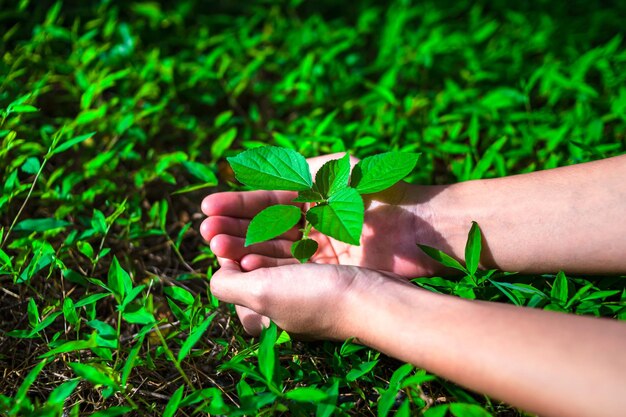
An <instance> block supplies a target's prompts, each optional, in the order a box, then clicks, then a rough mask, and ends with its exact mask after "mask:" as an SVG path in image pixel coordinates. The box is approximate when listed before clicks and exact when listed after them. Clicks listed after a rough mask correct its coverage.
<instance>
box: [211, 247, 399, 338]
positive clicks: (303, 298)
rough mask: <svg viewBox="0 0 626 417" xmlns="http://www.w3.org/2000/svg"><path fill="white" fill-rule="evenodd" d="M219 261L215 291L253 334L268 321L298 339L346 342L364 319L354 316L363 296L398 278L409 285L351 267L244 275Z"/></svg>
mask: <svg viewBox="0 0 626 417" xmlns="http://www.w3.org/2000/svg"><path fill="white" fill-rule="evenodd" d="M220 262H221V268H220V269H219V270H218V271H217V272H216V273H215V274H213V277H212V278H211V292H212V293H213V295H215V296H216V297H217V298H219V299H220V300H222V301H225V302H228V303H234V304H236V305H237V306H238V313H239V316H240V319H241V322H242V324H243V326H244V329H245V330H246V331H247V332H248V333H250V334H253V335H257V334H259V333H260V332H261V328H262V327H266V326H267V325H268V323H267V321H268V319H266V318H264V316H265V317H269V318H271V319H272V321H273V322H274V323H276V325H277V326H279V327H280V328H281V329H284V330H286V331H288V332H289V333H290V334H292V335H293V336H296V337H298V338H309V339H310V338H314V339H331V340H345V339H346V338H348V337H350V336H354V334H353V333H354V329H356V328H357V321H360V320H362V318H360V317H356V315H355V314H352V312H353V311H354V308H352V306H353V305H354V304H355V303H358V298H359V295H360V294H362V293H364V292H370V293H380V291H381V290H383V289H384V288H385V287H384V286H382V284H383V283H388V281H389V280H392V279H394V278H395V279H396V280H397V281H404V280H402V279H401V278H399V277H393V276H392V274H385V273H379V272H376V271H372V270H369V269H363V268H357V267H350V266H337V265H316V264H310V263H309V264H305V265H284V266H279V267H271V268H260V269H256V270H254V271H251V272H242V271H241V269H240V267H239V265H238V264H237V263H236V262H234V261H232V260H230V259H221V260H220ZM403 284H404V283H403ZM404 285H409V284H404Z"/></svg>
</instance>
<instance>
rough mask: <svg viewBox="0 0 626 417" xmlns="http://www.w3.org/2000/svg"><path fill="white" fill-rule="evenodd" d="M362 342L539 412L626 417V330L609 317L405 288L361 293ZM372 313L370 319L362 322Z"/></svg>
mask: <svg viewBox="0 0 626 417" xmlns="http://www.w3.org/2000/svg"><path fill="white" fill-rule="evenodd" d="M349 305H350V306H351V308H352V310H353V314H351V316H352V317H358V318H359V319H358V321H357V320H353V321H351V322H350V325H351V326H352V328H351V330H352V332H353V334H354V335H356V336H357V338H358V340H359V341H361V342H362V343H364V344H366V345H368V346H370V347H373V348H375V349H378V350H380V351H382V352H384V353H386V354H388V355H390V356H393V357H396V358H399V359H401V360H404V361H407V362H410V363H413V364H415V365H416V366H419V367H423V368H425V369H427V370H429V371H431V372H434V373H436V374H438V375H440V376H442V377H445V378H448V379H450V380H453V381H455V382H457V383H459V384H461V385H464V386H466V387H468V388H470V389H473V390H476V391H478V392H482V393H486V394H489V395H491V396H493V397H495V398H498V399H500V400H503V401H505V402H508V403H510V404H513V405H515V406H518V407H520V408H523V409H526V410H528V411H532V412H536V413H540V414H542V415H554V416H556V415H558V416H568V415H571V416H574V415H575V416H591V415H602V416H612V415H615V416H617V415H621V414H622V413H623V410H624V409H626V399H625V397H624V395H623V393H624V392H626V376H625V375H626V356H624V352H626V327H625V326H624V324H623V323H619V322H615V321H611V320H608V319H595V318H589V317H580V316H570V315H565V314H560V313H553V312H547V311H543V310H533V309H529V308H521V307H513V306H510V305H504V304H498V303H487V302H476V301H468V300H463V299H459V298H456V297H452V296H443V295H439V294H434V293H430V292H427V291H424V290H421V289H417V288H415V287H412V286H411V285H410V284H406V283H400V282H391V281H389V282H386V283H385V284H384V288H382V289H380V290H378V291H374V292H367V293H365V292H361V293H358V294H355V295H354V296H353V297H352V298H351V301H350V302H349ZM364 317H367V320H363V318H364Z"/></svg>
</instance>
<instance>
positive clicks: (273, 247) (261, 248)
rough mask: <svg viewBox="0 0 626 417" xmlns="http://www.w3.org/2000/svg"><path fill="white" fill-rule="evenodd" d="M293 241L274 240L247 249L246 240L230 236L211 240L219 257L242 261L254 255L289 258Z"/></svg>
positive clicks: (219, 236)
mask: <svg viewBox="0 0 626 417" xmlns="http://www.w3.org/2000/svg"><path fill="white" fill-rule="evenodd" d="M292 243H293V241H290V240H285V239H272V240H268V241H267V242H262V243H256V244H254V245H251V246H248V247H245V246H244V244H245V239H244V238H241V237H236V236H229V235H217V236H215V237H213V239H211V243H210V246H211V250H212V251H213V253H214V254H215V255H217V256H220V257H223V258H229V259H234V260H240V259H241V258H242V257H244V256H245V255H249V254H252V253H255V254H258V255H265V256H271V257H273V258H289V257H290V256H291V245H292Z"/></svg>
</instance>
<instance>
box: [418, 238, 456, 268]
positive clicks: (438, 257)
mask: <svg viewBox="0 0 626 417" xmlns="http://www.w3.org/2000/svg"><path fill="white" fill-rule="evenodd" d="M417 246H419V248H420V249H421V250H422V251H424V253H425V254H426V255H428V256H430V257H431V258H433V259H434V260H435V261H437V262H439V263H440V264H442V265H443V266H447V267H448V268H454V269H458V270H459V271H462V272H464V273H468V272H467V269H465V267H464V266H463V265H461V263H460V262H459V261H457V260H456V259H454V258H453V257H451V256H450V255H447V254H445V253H444V252H442V251H440V250H439V249H435V248H431V247H430V246H426V245H420V244H419V243H418V244H417Z"/></svg>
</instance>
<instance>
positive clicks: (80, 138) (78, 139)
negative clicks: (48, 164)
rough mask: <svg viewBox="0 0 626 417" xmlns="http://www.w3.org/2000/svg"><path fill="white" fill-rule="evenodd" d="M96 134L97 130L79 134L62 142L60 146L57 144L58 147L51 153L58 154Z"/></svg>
mask: <svg viewBox="0 0 626 417" xmlns="http://www.w3.org/2000/svg"><path fill="white" fill-rule="evenodd" d="M95 134H96V132H90V133H87V134H85V135H81V136H77V137H75V138H72V139H69V140H67V141H65V142H63V143H62V144H60V145H59V146H57V147H56V148H54V149H53V150H52V153H51V155H56V154H58V153H61V152H65V151H67V150H68V149H69V148H71V147H72V146H74V145H77V144H79V143H81V142H84V141H86V140H87V139H89V138H91V137H92V136H93V135H95Z"/></svg>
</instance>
